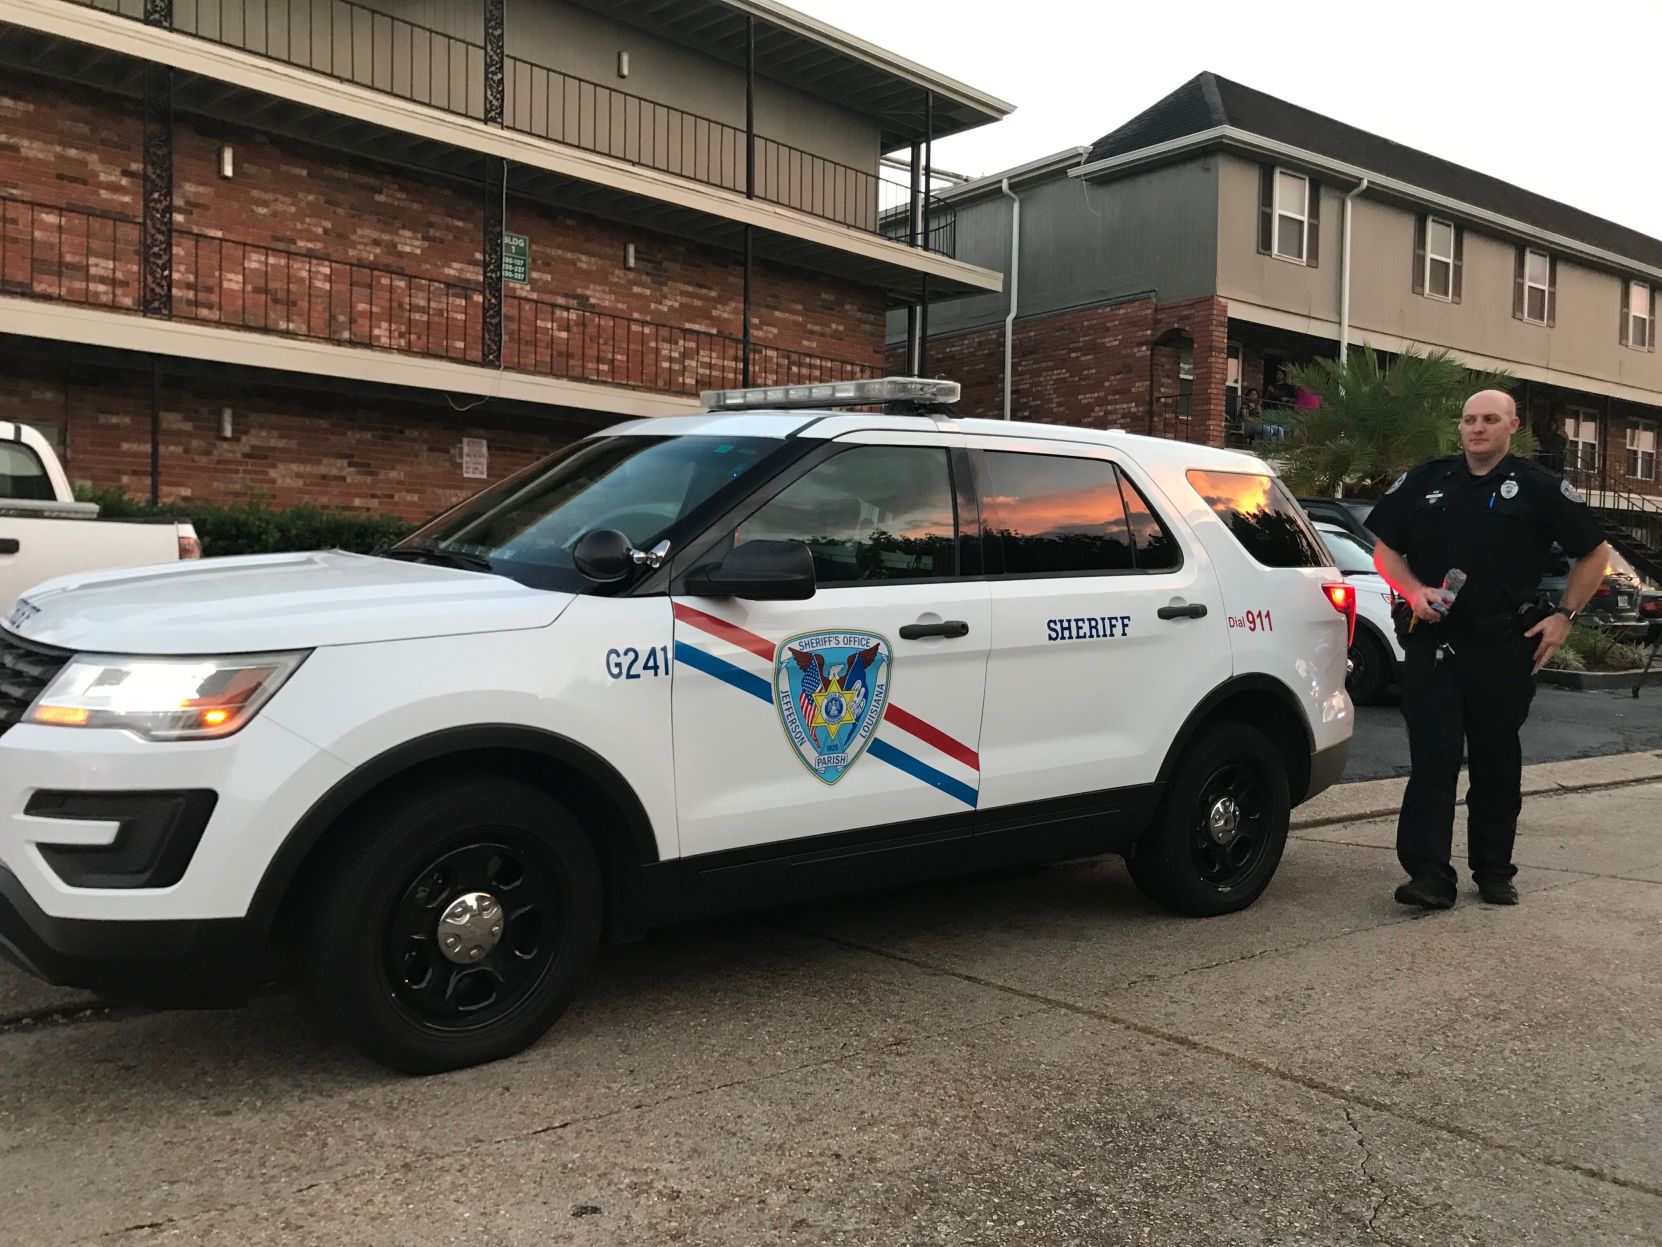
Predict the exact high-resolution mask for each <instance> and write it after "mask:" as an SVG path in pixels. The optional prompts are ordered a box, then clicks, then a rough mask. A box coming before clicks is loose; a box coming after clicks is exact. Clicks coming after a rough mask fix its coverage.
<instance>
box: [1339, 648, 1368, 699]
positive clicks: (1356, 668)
mask: <svg viewBox="0 0 1662 1247" xmlns="http://www.w3.org/2000/svg"><path fill="white" fill-rule="evenodd" d="M1372 678H1373V676H1372V673H1371V672H1370V671H1369V670H1368V647H1367V646H1365V645H1352V646H1351V647H1350V674H1349V675H1347V676H1346V677H1345V688H1346V690H1347V691H1349V692H1352V693H1354V692H1355V691H1356V690H1357V689H1359V688H1366V687H1367V686H1368V684H1369V682H1370V681H1371V680H1372Z"/></svg>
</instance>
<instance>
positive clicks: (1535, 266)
mask: <svg viewBox="0 0 1662 1247" xmlns="http://www.w3.org/2000/svg"><path fill="white" fill-rule="evenodd" d="M1551 286H1552V261H1551V260H1550V259H1549V258H1548V257H1547V253H1546V252H1544V251H1525V252H1524V303H1523V318H1524V319H1525V320H1530V321H1534V322H1535V323H1536V324H1537V325H1544V324H1546V323H1547V293H1548V291H1549V290H1550V288H1551Z"/></svg>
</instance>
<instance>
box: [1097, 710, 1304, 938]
mask: <svg viewBox="0 0 1662 1247" xmlns="http://www.w3.org/2000/svg"><path fill="white" fill-rule="evenodd" d="M1225 797H1228V798H1229V799H1231V800H1233V801H1234V802H1235V803H1236V809H1237V811H1238V814H1239V817H1238V820H1237V822H1236V825H1235V829H1234V831H1233V833H1232V835H1233V838H1232V839H1231V840H1229V841H1228V842H1227V843H1225V842H1223V841H1222V839H1221V837H1222V836H1223V835H1225V834H1231V833H1230V832H1229V831H1228V828H1227V827H1220V828H1219V831H1218V834H1217V835H1213V834H1211V833H1210V832H1209V829H1208V817H1209V815H1210V814H1211V813H1212V812H1213V810H1214V809H1215V808H1216V807H1217V806H1218V804H1219V802H1220V800H1221V799H1222V798H1225ZM1222 813H1223V814H1225V815H1227V813H1228V811H1227V809H1225V810H1223V811H1222ZM1291 815H1292V802H1291V800H1290V799H1289V797H1288V790H1287V766H1286V763H1285V761H1284V760H1283V759H1282V757H1281V754H1280V752H1279V751H1278V750H1277V749H1276V747H1275V745H1274V744H1272V743H1271V741H1270V739H1269V737H1267V736H1265V735H1264V733H1263V732H1261V731H1259V730H1258V729H1257V728H1255V727H1249V726H1247V725H1246V724H1244V723H1228V722H1224V723H1213V724H1211V725H1209V726H1207V727H1204V728H1202V729H1201V730H1200V732H1199V733H1198V734H1197V735H1196V737H1195V739H1194V740H1193V741H1192V742H1190V744H1189V747H1188V748H1187V749H1185V750H1184V752H1183V756H1182V757H1181V758H1180V759H1179V760H1178V764H1177V768H1176V770H1175V771H1174V773H1173V774H1172V778H1171V782H1170V784H1169V785H1168V786H1167V789H1166V795H1165V798H1164V799H1163V800H1162V801H1161V803H1160V809H1159V812H1158V813H1157V814H1156V815H1155V818H1154V823H1153V825H1152V826H1151V827H1150V828H1149V829H1148V831H1147V832H1145V833H1144V835H1143V837H1142V838H1141V839H1140V840H1138V842H1137V844H1136V846H1135V848H1134V849H1133V851H1132V853H1131V856H1130V858H1129V861H1128V865H1129V866H1130V868H1131V877H1132V879H1133V880H1135V881H1136V884H1137V886H1138V887H1139V888H1141V889H1142V890H1143V892H1144V893H1145V894H1146V895H1147V896H1149V897H1150V898H1152V899H1153V900H1155V901H1158V902H1159V903H1160V904H1162V905H1164V906H1166V907H1167V908H1168V909H1172V910H1175V911H1176V912H1177V913H1180V914H1190V915H1193V916H1195V917H1212V916H1215V915H1217V914H1229V913H1234V912H1235V911H1236V910H1241V909H1245V908H1246V907H1247V906H1248V905H1250V904H1252V903H1253V901H1255V900H1257V899H1258V897H1259V896H1260V894H1262V892H1263V891H1264V889H1265V888H1266V887H1268V886H1269V882H1270V879H1271V878H1272V877H1274V875H1275V868H1276V866H1277V865H1279V864H1280V861H1281V853H1282V850H1283V849H1285V848H1286V845H1287V825H1288V820H1289V819H1290V818H1291Z"/></svg>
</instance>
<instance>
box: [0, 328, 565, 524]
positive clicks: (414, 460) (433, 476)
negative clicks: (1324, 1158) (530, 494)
mask: <svg viewBox="0 0 1662 1247" xmlns="http://www.w3.org/2000/svg"><path fill="white" fill-rule="evenodd" d="M160 406H161V463H162V472H161V496H162V498H163V499H164V500H166V501H177V500H178V499H181V498H198V499H202V500H205V501H210V502H221V503H224V502H239V501H243V500H245V499H247V498H250V497H260V498H263V499H265V500H266V501H267V502H269V503H271V504H272V505H274V506H282V507H286V506H293V505H295V504H298V503H311V504H314V505H318V506H326V507H334V508H340V509H345V510H356V511H369V512H386V513H388V514H392V515H398V516H401V517H403V518H405V519H408V520H412V521H413V520H420V519H425V518H428V517H430V516H432V515H434V514H436V513H438V512H439V511H441V510H443V509H444V508H445V507H447V506H450V505H451V504H452V503H455V502H459V501H461V500H462V499H463V498H465V497H467V496H468V495H470V494H472V493H475V492H477V491H478V490H479V489H481V488H482V487H484V486H485V485H487V484H489V483H490V482H493V481H499V480H501V479H503V478H504V477H506V476H508V475H510V474H511V473H513V472H517V471H518V470H519V469H520V468H522V467H525V466H526V465H527V464H530V463H532V462H534V461H535V460H537V459H539V458H541V457H542V456H543V455H545V454H547V453H549V452H550V451H552V450H554V449H556V448H557V447H559V446H560V445H562V444H564V442H565V441H566V440H567V439H566V438H565V437H563V436H560V435H558V434H555V433H553V432H552V431H550V432H546V433H544V432H539V431H538V430H536V429H535V428H532V427H527V426H526V424H525V422H524V421H517V422H512V423H509V422H504V421H501V420H498V419H493V418H492V417H490V416H486V415H480V414H477V413H474V414H469V413H454V414H452V413H450V412H448V411H446V410H442V409H441V410H437V411H435V410H434V409H433V408H432V407H430V406H426V405H397V404H388V403H380V402H377V403H373V404H369V403H363V402H357V401H354V400H352V399H349V398H344V397H340V396H336V395H332V394H327V393H321V392H319V393H307V392H304V391H296V390H291V389H287V388H267V387H250V386H246V385H237V386H226V385H221V384H215V383H211V382H187V381H177V380H168V381H164V383H163V387H162V390H161V404H160ZM227 406H229V407H230V408H231V409H232V435H231V437H229V438H222V437H221V436H220V412H221V410H222V409H223V408H224V407H227ZM0 420H29V421H41V422H48V423H53V424H56V425H57V426H58V436H59V439H60V442H61V445H62V447H63V449H62V457H63V459H64V466H65V468H66V470H67V471H68V473H69V476H70V479H71V480H73V481H76V482H78V483H79V482H85V483H87V484H90V485H93V486H95V487H98V488H103V489H118V490H121V491H122V492H124V493H126V494H127V495H129V496H130V497H134V498H148V497H149V496H150V378H149V374H148V373H141V372H134V371H129V370H125V369H116V368H84V367H76V368H74V369H64V368H60V367H53V366H47V367H41V366H35V365H29V364H26V363H23V362H22V361H19V360H17V359H15V358H13V357H11V356H7V357H4V358H0ZM464 437H482V438H485V439H486V441H487V445H488V450H489V476H488V479H487V480H484V481H480V480H470V479H467V478H464V477H463V475H462V462H461V449H462V439H463V438H464Z"/></svg>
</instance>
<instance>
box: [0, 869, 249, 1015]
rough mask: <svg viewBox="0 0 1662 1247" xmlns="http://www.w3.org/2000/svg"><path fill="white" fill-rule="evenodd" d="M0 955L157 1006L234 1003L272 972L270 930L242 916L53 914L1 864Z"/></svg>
mask: <svg viewBox="0 0 1662 1247" xmlns="http://www.w3.org/2000/svg"><path fill="white" fill-rule="evenodd" d="M0 958H4V959H5V960H6V961H9V962H11V963H12V964H13V965H16V966H18V967H19V968H20V969H23V970H25V971H27V972H28V973H30V974H33V975H34V976H35V977H37V978H41V979H45V980H46V981H47V982H48V983H55V984H57V985H58V986H60V987H81V988H86V989H88V990H90V991H95V992H98V993H99V994H100V995H102V996H106V997H111V998H115V999H122V998H126V999H133V1000H143V1001H146V1002H150V1003H155V1004H169V1005H192V1004H213V1005H220V1004H229V1003H233V1002H235V1001H237V1000H240V999H242V998H244V997H246V996H247V994H248V992H249V990H250V989H251V988H252V987H254V986H255V985H256V984H258V983H260V982H261V981H263V980H264V979H265V978H266V977H268V975H269V973H270V967H269V966H268V965H267V963H266V960H265V949H264V932H262V931H259V930H257V929H255V927H254V925H253V924H252V923H250V922H248V921H246V920H244V919H240V918H227V919H208V920H199V921H177V922H167V921H147V922H110V921H99V920H96V919H85V918H55V917H53V916H52V915H50V914H48V913H46V912H45V911H44V910H42V909H41V907H40V906H39V905H37V904H35V901H34V898H33V897H32V896H30V895H29V892H28V889H26V888H25V887H24V886H23V884H22V883H21V882H20V881H19V880H18V878H17V876H16V875H14V874H12V872H11V871H9V870H6V869H5V868H4V867H0Z"/></svg>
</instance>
